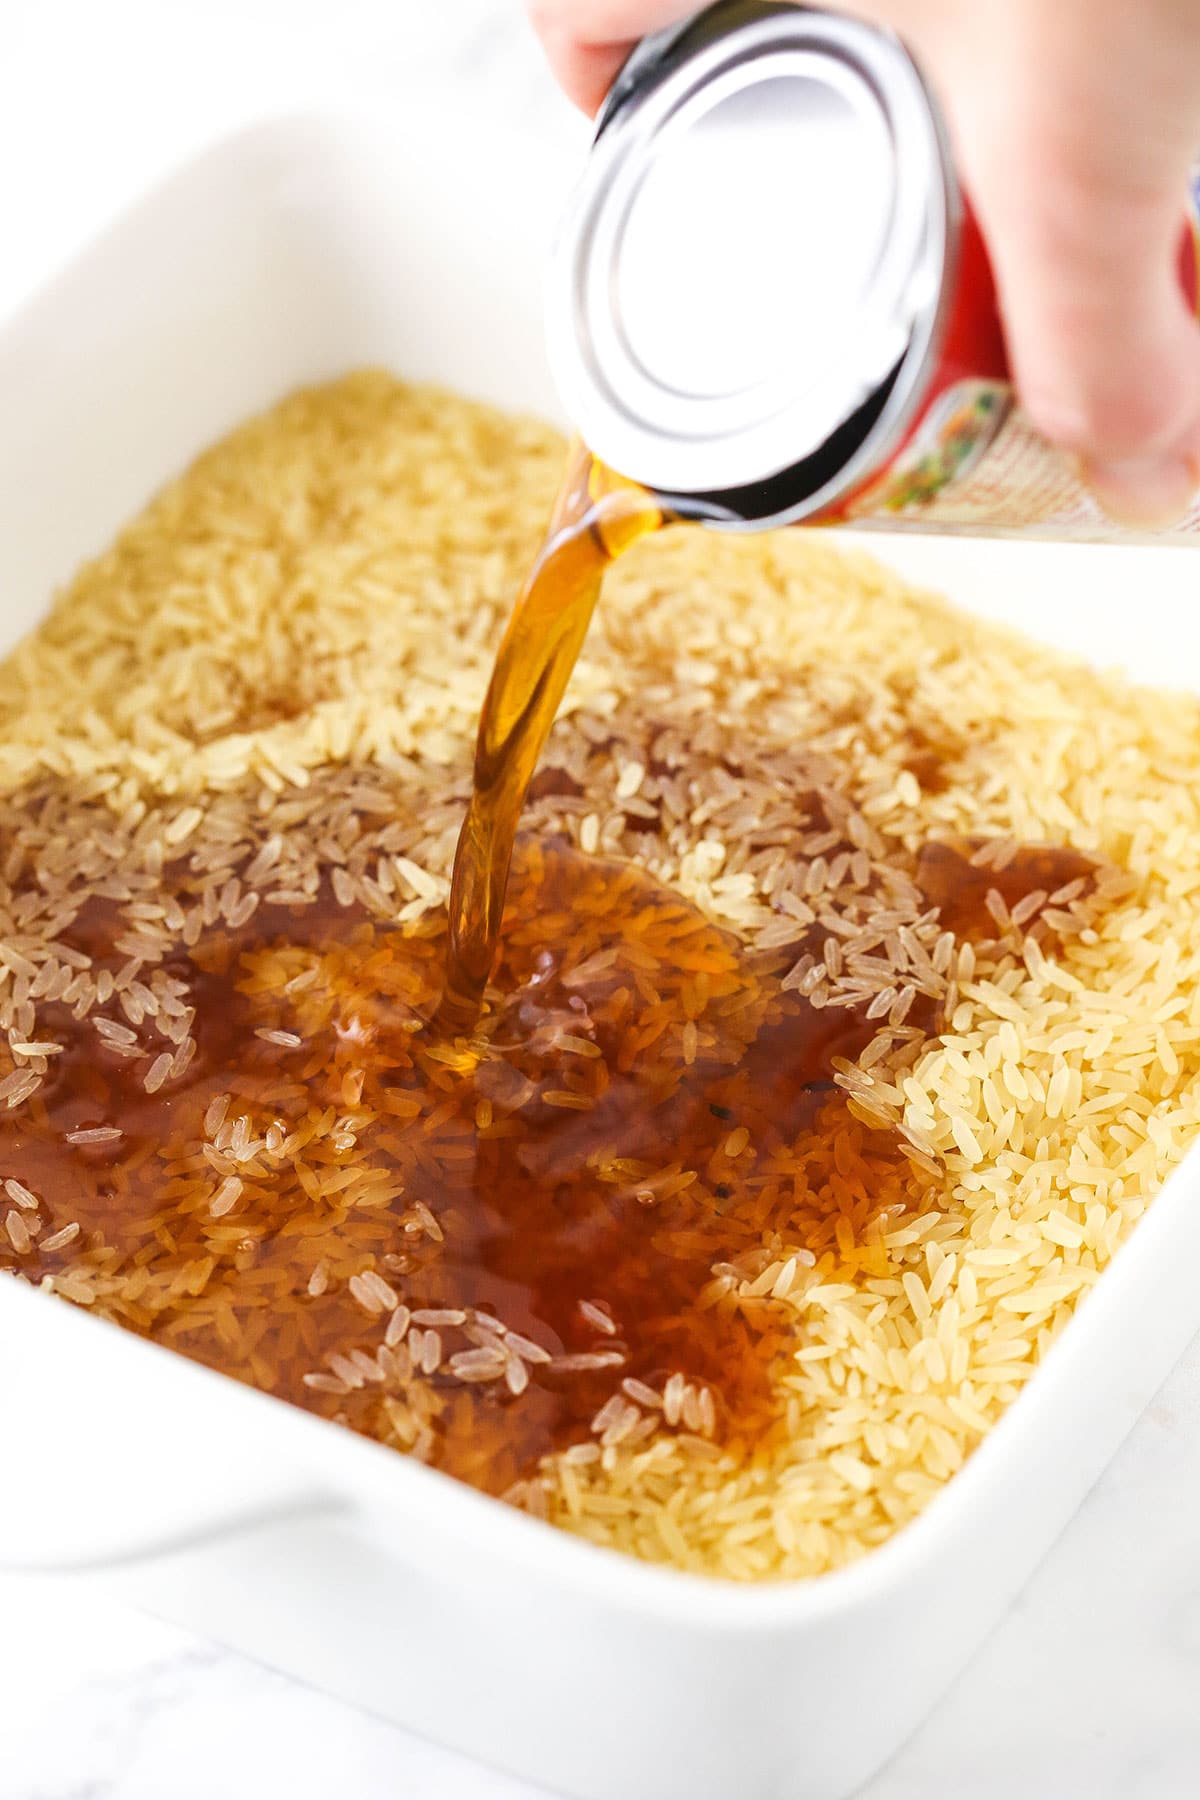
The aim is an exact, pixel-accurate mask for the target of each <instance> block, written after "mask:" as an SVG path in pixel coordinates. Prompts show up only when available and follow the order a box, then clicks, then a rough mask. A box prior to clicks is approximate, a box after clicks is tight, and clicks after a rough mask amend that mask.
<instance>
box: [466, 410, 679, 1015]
mask: <svg viewBox="0 0 1200 1800" xmlns="http://www.w3.org/2000/svg"><path fill="white" fill-rule="evenodd" d="M664 523H666V515H665V514H664V512H663V510H662V508H661V505H660V503H659V502H658V501H657V500H656V499H655V498H654V497H653V496H652V495H650V494H648V493H647V492H646V490H645V489H644V488H641V487H638V486H637V485H636V484H635V483H633V482H629V481H625V480H623V479H622V478H621V477H620V476H617V475H614V474H612V473H611V471H610V470H609V469H607V468H606V467H605V466H604V464H603V463H600V462H597V461H596V460H595V459H594V458H593V456H592V455H591V452H590V451H588V450H587V449H585V448H584V447H583V446H582V445H581V444H579V443H576V444H574V445H573V446H572V448H571V452H570V455H569V457H568V461H567V469H566V474H565V476H564V479H563V483H562V486H561V488H560V489H559V494H558V499H557V501H556V502H555V506H554V511H553V514H552V516H551V520H550V525H549V528H548V530H547V533H546V540H545V543H544V544H543V545H542V548H541V550H540V551H539V552H538V555H537V558H536V560H535V562H534V565H533V567H532V569H531V570H530V572H529V576H528V579H527V580H526V582H525V586H524V588H523V589H522V591H521V595H520V597H519V599H518V600H517V603H516V606H515V607H514V608H513V612H512V616H511V617H510V619H509V622H508V627H507V629H506V631H505V633H504V637H503V639H502V641H501V644H500V648H499V650H498V651H497V653H496V662H495V667H494V668H493V670H492V676H491V680H490V681H489V683H488V690H487V694H486V696H485V698H484V702H483V711H482V713H481V714H480V719H479V733H478V736H477V738H476V744H475V768H474V778H473V787H472V792H471V801H470V805H469V806H468V808H467V816H466V818H465V819H464V821H463V827H462V832H461V834H460V836H459V840H458V849H457V851H456V853H455V857H454V874H453V879H452V882H451V888H450V953H449V958H448V961H447V967H446V991H445V996H444V999H443V1002H442V1007H441V1011H440V1013H439V1016H438V1021H437V1023H438V1025H439V1027H440V1028H442V1029H444V1030H447V1031H449V1032H451V1033H459V1032H465V1031H469V1030H471V1028H472V1027H473V1026H474V1024H475V1021H476V1019H477V1017H478V1014H479V1008H480V1005H481V1002H482V1000H483V995H484V990H485V988H486V986H487V983H488V979H489V977H490V975H491V972H492V967H493V964H494V963H495V960H496V949H497V944H498V941H499V934H500V920H501V916H502V914H503V911H504V895H505V891H506V888H507V885H508V874H509V868H510V866H511V863H512V853H513V844H514V842H515V841H516V834H517V825H518V822H519V820H520V816H521V808H522V807H523V806H524V804H525V796H526V794H527V792H528V790H529V784H530V782H531V781H532V779H533V773H534V770H535V769H536V767H537V763H538V758H539V757H540V755H541V753H542V749H543V747H544V745H545V742H546V739H547V737H548V736H549V734H550V728H551V726H552V725H553V724H554V719H555V715H556V714H557V712H558V709H559V706H560V705H561V703H562V697H563V694H564V693H565V691H566V686H567V683H568V681H569V680H570V678H571V671H572V670H573V669H574V667H575V664H576V662H577V661H578V660H579V653H580V651H581V650H582V648H583V642H584V639H585V638H586V636H587V631H588V626H589V624H590V623H591V618H592V613H593V611H594V610H595V606H596V600H597V597H598V595H599V593H600V584H601V582H602V581H603V579H604V571H605V569H606V568H607V567H608V565H609V564H610V563H611V562H613V561H615V559H616V558H617V557H618V556H620V555H621V554H622V553H623V552H624V551H626V550H628V549H629V548H630V547H631V545H633V544H635V543H636V542H637V541H638V539H639V538H643V537H646V536H648V535H649V533H650V532H652V531H657V530H658V529H659V527H660V526H662V525H663V524H664Z"/></svg>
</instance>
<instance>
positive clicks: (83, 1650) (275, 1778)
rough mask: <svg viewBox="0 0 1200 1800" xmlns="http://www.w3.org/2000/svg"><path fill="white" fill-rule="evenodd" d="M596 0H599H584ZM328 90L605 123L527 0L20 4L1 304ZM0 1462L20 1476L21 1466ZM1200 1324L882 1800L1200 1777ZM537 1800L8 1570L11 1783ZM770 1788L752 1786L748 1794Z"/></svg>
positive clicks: (6, 150)
mask: <svg viewBox="0 0 1200 1800" xmlns="http://www.w3.org/2000/svg"><path fill="white" fill-rule="evenodd" d="M581 3H582V0H581ZM264 84H270V87H271V90H272V93H273V95H274V96H275V97H276V99H277V100H278V102H279V103H280V104H286V103H288V102H289V101H296V102H302V101H303V100H304V98H305V97H306V96H307V95H309V94H311V93H313V92H314V91H317V90H319V91H322V92H324V93H328V92H329V91H330V89H331V88H332V87H337V88H338V89H339V90H341V91H343V92H345V93H347V94H351V95H352V94H354V93H356V92H361V91H364V90H370V91H371V92H373V93H374V94H376V95H381V96H388V95H391V94H396V95H400V94H402V93H403V91H404V90H405V89H406V88H407V87H409V86H415V87H416V88H418V89H419V90H420V91H421V92H422V94H423V95H424V97H425V98H426V99H427V100H428V98H429V96H430V94H431V93H432V94H434V95H438V94H444V95H445V97H446V104H447V105H448V106H463V105H469V106H470V107H471V108H472V109H474V110H475V111H476V112H479V111H485V110H486V109H489V108H490V109H494V110H495V111H496V112H497V114H503V113H511V114H514V115H516V116H519V117H520V118H521V119H522V121H523V123H524V124H525V125H527V126H528V127H529V128H530V129H531V130H535V131H537V132H538V133H539V134H542V135H543V136H544V139H545V141H546V143H547V146H548V147H549V149H550V151H551V153H553V152H554V151H555V150H557V149H559V148H562V149H563V150H567V149H569V150H570V153H572V154H574V153H575V147H576V146H577V145H578V144H579V143H581V141H582V130H581V127H580V126H579V125H578V124H577V123H576V122H575V121H573V120H572V119H571V117H570V116H569V114H568V112H567V110H566V108H565V107H564V106H563V105H561V104H560V102H559V101H558V100H557V97H556V96H555V95H554V93H553V91H552V89H551V87H550V84H549V82H548V80H547V79H546V77H545V76H544V74H543V72H542V70H541V67H540V64H539V62H538V58H537V55H536V52H535V49H534V46H533V44H532V42H531V40H530V38H529V34H528V32H527V31H526V29H525V27H524V25H523V22H522V21H521V20H520V18H519V16H518V10H517V0H441V3H440V4H437V3H431V0H340V4H339V5H338V6H337V7H334V6H332V5H330V4H329V3H328V0H101V3H97V0H0V169H2V170H3V171H4V173H3V176H2V177H0V194H2V196H3V201H2V206H3V210H2V212H0V219H2V221H3V233H4V237H3V243H4V251H3V254H2V255H0V315H3V313H5V312H6V311H8V310H9V309H10V308H11V307H12V306H13V305H14V304H15V303H16V302H17V301H18V300H19V298H20V297H21V295H22V294H23V293H24V292H26V291H28V290H30V289H31V288H32V287H34V286H35V285H36V284H37V282H38V281H40V280H41V279H42V278H43V276H44V275H45V274H46V273H48V272H49V271H50V270H51V269H53V267H54V266H55V264H56V263H58V262H60V261H61V260H62V259H63V258H64V257H66V256H68V255H69V254H70V253H71V251H72V250H73V248H74V247H75V246H76V245H77V244H78V243H79V242H80V241H81V239H82V238H83V237H84V236H85V235H86V234H87V232H88V231H89V230H90V229H92V228H94V226H95V225H96V224H97V223H99V222H100V221H102V220H103V219H104V218H105V217H106V216H107V215H109V214H111V213H112V212H114V211H116V210H118V209H119V208H120V206H121V205H122V203H123V201H124V199H125V198H126V196H127V195H128V194H129V193H130V192H131V191H132V190H133V189H134V188H135V187H137V186H138V185H140V184H141V181H142V180H143V179H144V174H143V171H144V170H145V169H146V167H147V166H151V167H154V166H159V165H161V164H162V163H163V162H165V161H167V160H169V159H170V158H171V157H173V156H175V155H177V154H181V153H183V152H184V151H186V149H187V148H188V147H189V145H190V144H191V143H192V142H193V141H196V140H198V139H199V138H200V137H202V136H204V135H207V134H209V133H210V132H212V130H213V129H214V128H215V127H218V126H220V125H222V124H226V123H233V122H236V121H237V120H238V119H239V118H240V117H241V116H244V115H245V114H246V112H247V110H248V108H249V107H250V106H251V105H252V104H253V102H254V99H255V96H257V95H259V94H260V93H261V91H262V89H263V87H264ZM9 1478H10V1473H9V1471H7V1470H5V1469H3V1468H2V1467H0V1479H9ZM1197 1495H1200V1342H1198V1343H1197V1344H1196V1345H1194V1346H1193V1348H1192V1350H1191V1352H1190V1353H1189V1355H1188V1356H1187V1357H1186V1358H1185V1359H1184V1361H1183V1363H1182V1364H1181V1365H1180V1366H1179V1368H1178V1369H1177V1370H1176V1372H1175V1374H1174V1375H1173V1376H1172V1378H1171V1380H1170V1381H1169V1382H1168V1383H1167V1385H1166V1387H1165V1388H1164V1389H1163V1391H1162V1393H1161V1394H1160V1396H1159V1398H1158V1400H1157V1402H1156V1403H1155V1404H1154V1405H1153V1406H1152V1407H1151V1408H1150V1410H1149V1412H1148V1413H1147V1414H1146V1416H1145V1417H1144V1418H1143V1420H1142V1422H1141V1424H1140V1425H1139V1426H1138V1428H1137V1430H1136V1431H1135V1432H1134V1433H1133V1435H1132V1436H1131V1437H1130V1439H1129V1440H1128V1442H1127V1443H1126V1445H1125V1446H1124V1448H1123V1450H1122V1451H1121V1453H1120V1454H1119V1456H1118V1457H1117V1459H1116V1461H1115V1462H1114V1463H1113V1465H1112V1467H1111V1468H1110V1470H1109V1472H1108V1473H1107V1475H1106V1476H1105V1477H1104V1478H1103V1480H1102V1481H1101V1482H1100V1483H1099V1484H1098V1486H1097V1487H1096V1489H1095V1490H1094V1492H1093V1493H1092V1495H1091V1497H1090V1498H1089V1500H1088V1501H1087V1503H1086V1505H1085V1506H1084V1508H1083V1509H1082V1511H1081V1512H1080V1514H1079V1515H1078V1517H1077V1518H1076V1520H1075V1521H1074V1523H1073V1524H1072V1525H1071V1527H1070V1528H1069V1530H1068V1531H1067V1532H1066V1534H1065V1535H1064V1537H1063V1538H1062V1539H1061V1540H1060V1542H1059V1544H1058V1545H1057V1547H1056V1548H1055V1550H1054V1551H1053V1553H1052V1554H1051V1556H1050V1557H1049V1559H1048V1560H1047V1562H1046V1563H1045V1564H1044V1566H1043V1567H1042V1569H1041V1570H1040V1571H1039V1572H1038V1574H1037V1575H1036V1576H1035V1578H1034V1580H1033V1582H1032V1583H1031V1585H1030V1587H1029V1589H1028V1591H1027V1592H1026V1593H1025V1595H1024V1596H1023V1597H1022V1599H1021V1600H1020V1602H1019V1603H1018V1605H1017V1606H1016V1607H1015V1608H1014V1610H1013V1611H1012V1613H1011V1614H1010V1615H1009V1617H1008V1618H1007V1619H1006V1620H1005V1622H1004V1623H1003V1624H1002V1625H1001V1627H1000V1628H999V1629H998V1630H997V1631H996V1632H995V1633H994V1634H993V1636H992V1638H991V1639H990V1641H989V1642H988V1643H987V1645H986V1646H985V1647H984V1649H983V1650H982V1651H981V1653H980V1654H979V1655H978V1656H977V1657H976V1658H975V1660H974V1661H973V1662H972V1664H971V1665H970V1666H969V1667H968V1668H967V1670H966V1671H965V1672H964V1674H963V1675H962V1677H961V1678H960V1680H959V1681H958V1683H957V1684H956V1686H955V1687H954V1689H953V1690H952V1692H951V1693H950V1694H949V1695H948V1696H947V1697H946V1698H945V1700H944V1701H943V1702H942V1704H941V1705H940V1706H939V1708H938V1709H937V1711H936V1712H935V1713H934V1715H933V1716H932V1717H931V1718H930V1719H929V1720H928V1721H927V1723H926V1724H925V1725H924V1726H923V1727H922V1729H921V1730H920V1731H919V1733H918V1734H917V1735H916V1736H915V1737H914V1738H913V1739H912V1741H911V1742H910V1743H909V1744H908V1745H907V1746H906V1748H905V1749H904V1750H902V1751H901V1753H900V1754H899V1756H898V1757H897V1758H896V1759H895V1761H894V1762H893V1763H892V1764H891V1765H890V1766H889V1768H887V1769H886V1770H885V1771H884V1772H883V1773H882V1774H880V1775H879V1776H878V1777H877V1778H876V1779H875V1780H874V1781H873V1782H872V1783H871V1784H870V1786H869V1788H868V1789H867V1790H866V1791H865V1793H864V1795H863V1797H862V1800H918V1797H920V1800H941V1796H944V1795H950V1794H954V1795H957V1796H959V1797H960V1800H1013V1797H1014V1796H1016V1795H1021V1796H1023V1797H1025V1800H1074V1797H1075V1796H1079V1797H1080V1800H1083V1797H1084V1796H1086V1797H1087V1800H1185V1796H1195V1795H1196V1794H1197V1793H1200V1525H1198V1524H1197V1517H1198V1514H1197V1507H1196V1496H1197ZM333 1792H344V1793H346V1794H350V1795H353V1797H354V1800H395V1797H396V1796H412V1797H424V1796H434V1795H436V1796H438V1800H522V1797H523V1796H524V1797H526V1800H533V1790H532V1789H529V1788H526V1787H524V1786H522V1785H521V1784H520V1783H517V1782H514V1781H512V1780H509V1779H506V1778H504V1777H502V1776H498V1775H495V1774H493V1773H490V1772H489V1771H487V1770H485V1769H482V1768H480V1767H478V1766H476V1765H475V1764H472V1763H469V1762H467V1761H465V1760H464V1759H463V1758H461V1757H458V1756H455V1755H452V1754H451V1753H449V1752H446V1751H443V1750H440V1749H437V1748H435V1747H433V1746H431V1745H429V1744H427V1743H425V1742H423V1741H422V1740H420V1739H418V1738H416V1737H413V1736H410V1735H408V1734H406V1733H404V1732H402V1731H399V1730H397V1729H395V1728H393V1727H391V1726H389V1725H385V1724H382V1723H380V1722H378V1721H377V1720H375V1719H372V1718H369V1717H367V1716H365V1715H363V1714H360V1713H358V1712H355V1711H354V1710H353V1709H351V1708H349V1707H347V1706H344V1705H342V1704H340V1703H338V1702H336V1701H333V1700H330V1699H326V1698H324V1697H323V1696H321V1695H319V1694H314V1693H312V1692H310V1691H308V1690H307V1689H305V1688H302V1687H301V1686H299V1685H298V1684H296V1683H293V1682H291V1681H289V1680H287V1679H285V1678H284V1677H282V1676H280V1675H277V1674H275V1673H273V1672H272V1671H270V1670H268V1669H265V1668H261V1667H258V1666H256V1665H254V1664H252V1663H249V1662H247V1661H245V1660H244V1659H243V1658H241V1657H239V1656H237V1655H234V1654H233V1653H231V1652H229V1651H225V1650H223V1649H221V1648H219V1647H218V1646H216V1645H214V1644H211V1643H207V1642H203V1641H201V1640H198V1639H196V1638H194V1637H192V1636H190V1635H189V1634H188V1633H186V1632H183V1631H180V1630H179V1629H177V1628H176V1627H174V1626H171V1625H167V1624H164V1623H162V1622H160V1621H158V1620H155V1619H151V1618H149V1617H147V1616H145V1615H143V1614H140V1613H136V1612H133V1611H131V1610H121V1611H117V1612H115V1613H114V1611H113V1610H112V1608H111V1607H110V1606H109V1605H108V1604H107V1603H104V1602H102V1601H101V1599H100V1598H99V1597H98V1596H97V1594H96V1593H95V1591H94V1589H92V1588H90V1587H87V1586H86V1585H83V1584H80V1583H77V1582H72V1581H71V1580H69V1579H60V1578H54V1579H50V1578H41V1579H37V1578H20V1579H17V1578H0V1800H211V1797H212V1796H213V1795H215V1794H222V1795H223V1796H225V1797H226V1800H259V1797H260V1796H272V1797H273V1796H276V1795H285V1794H286V1795H287V1796H289V1800H309V1797H310V1796H311V1797H312V1800H318V1796H320V1797H321V1800H324V1797H325V1796H327V1795H329V1794H330V1793H333ZM747 1800H753V1797H752V1796H748V1797H747Z"/></svg>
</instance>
